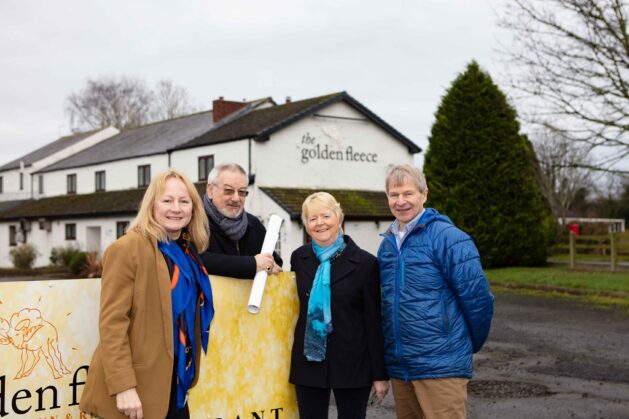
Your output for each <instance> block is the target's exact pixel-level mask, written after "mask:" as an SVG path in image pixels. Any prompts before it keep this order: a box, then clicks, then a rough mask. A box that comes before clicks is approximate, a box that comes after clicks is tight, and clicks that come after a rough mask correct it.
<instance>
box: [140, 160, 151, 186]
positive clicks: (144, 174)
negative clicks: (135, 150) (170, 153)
mask: <svg viewBox="0 0 629 419" xmlns="http://www.w3.org/2000/svg"><path fill="white" fill-rule="evenodd" d="M150 183H151V165H150V164H141V165H139V166H138V188H145V187H147V186H149V184H150Z"/></svg>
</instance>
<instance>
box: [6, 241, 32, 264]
mask: <svg viewBox="0 0 629 419" xmlns="http://www.w3.org/2000/svg"><path fill="white" fill-rule="evenodd" d="M9 257H10V258H11V263H13V266H15V267H16V268H18V269H31V268H32V267H33V263H35V259H37V249H35V246H33V245H32V244H30V243H24V244H21V245H19V246H17V247H15V248H13V249H11V250H10V251H9Z"/></svg>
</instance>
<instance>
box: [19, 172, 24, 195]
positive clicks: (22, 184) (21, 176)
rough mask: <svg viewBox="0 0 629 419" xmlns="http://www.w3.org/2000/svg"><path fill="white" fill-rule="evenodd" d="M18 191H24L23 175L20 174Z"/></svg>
mask: <svg viewBox="0 0 629 419" xmlns="http://www.w3.org/2000/svg"><path fill="white" fill-rule="evenodd" d="M20 190H21V191H22V190H24V173H21V172H20Z"/></svg>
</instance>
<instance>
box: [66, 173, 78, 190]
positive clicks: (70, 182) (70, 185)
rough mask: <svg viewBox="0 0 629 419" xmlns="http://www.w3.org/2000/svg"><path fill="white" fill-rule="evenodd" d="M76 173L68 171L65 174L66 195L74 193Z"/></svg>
mask: <svg viewBox="0 0 629 419" xmlns="http://www.w3.org/2000/svg"><path fill="white" fill-rule="evenodd" d="M76 178H77V176H76V173H68V174H67V175H66V191H67V194H68V195H75V194H76V183H77V181H76Z"/></svg>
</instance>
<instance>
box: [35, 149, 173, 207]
mask: <svg viewBox="0 0 629 419" xmlns="http://www.w3.org/2000/svg"><path fill="white" fill-rule="evenodd" d="M147 164H148V165H151V177H152V176H155V175H156V174H157V173H159V172H161V171H163V170H166V169H167V168H168V155H167V154H158V155H155V156H146V157H138V158H134V159H127V160H118V161H114V162H109V163H103V164H97V165H92V166H85V167H77V168H73V169H63V170H56V171H53V172H46V173H43V175H44V185H45V188H44V194H43V195H42V196H46V197H49V196H57V195H67V193H68V190H67V184H66V178H67V175H69V174H73V173H75V174H76V179H77V181H76V182H77V191H76V193H77V194H86V193H93V192H95V190H96V183H95V173H96V172H98V171H101V170H104V171H105V183H106V188H105V190H107V191H117V190H122V189H133V188H137V187H138V166H142V165H147Z"/></svg>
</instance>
